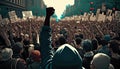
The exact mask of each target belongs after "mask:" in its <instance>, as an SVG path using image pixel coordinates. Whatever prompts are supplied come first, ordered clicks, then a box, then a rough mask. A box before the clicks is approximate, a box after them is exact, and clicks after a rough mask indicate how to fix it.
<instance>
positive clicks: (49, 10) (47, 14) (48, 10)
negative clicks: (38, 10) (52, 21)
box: [46, 7, 55, 16]
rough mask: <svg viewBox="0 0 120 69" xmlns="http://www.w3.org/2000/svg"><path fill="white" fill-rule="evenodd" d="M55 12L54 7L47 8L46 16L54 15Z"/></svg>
mask: <svg viewBox="0 0 120 69" xmlns="http://www.w3.org/2000/svg"><path fill="white" fill-rule="evenodd" d="M54 12H55V9H54V8H53V7H48V8H46V16H52V15H53V14H54Z"/></svg>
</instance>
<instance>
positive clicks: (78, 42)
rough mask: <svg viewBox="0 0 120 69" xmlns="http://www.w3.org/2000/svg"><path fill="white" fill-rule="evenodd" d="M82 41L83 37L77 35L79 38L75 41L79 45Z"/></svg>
mask: <svg viewBox="0 0 120 69" xmlns="http://www.w3.org/2000/svg"><path fill="white" fill-rule="evenodd" d="M81 41H82V39H81V38H80V37H77V38H76V39H75V42H76V44H77V45H80V44H81Z"/></svg>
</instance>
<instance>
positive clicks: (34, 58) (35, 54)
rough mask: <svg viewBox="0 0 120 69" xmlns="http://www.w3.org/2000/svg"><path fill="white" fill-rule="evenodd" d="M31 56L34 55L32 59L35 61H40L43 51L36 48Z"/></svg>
mask: <svg viewBox="0 0 120 69" xmlns="http://www.w3.org/2000/svg"><path fill="white" fill-rule="evenodd" d="M31 57H32V59H33V60H34V61H38V62H39V61H40V58H41V53H40V51H38V50H34V51H32V52H31Z"/></svg>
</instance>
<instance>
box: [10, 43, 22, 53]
mask: <svg viewBox="0 0 120 69" xmlns="http://www.w3.org/2000/svg"><path fill="white" fill-rule="evenodd" d="M12 49H13V53H14V54H21V53H22V52H23V45H22V43H20V42H17V43H15V44H14V45H13V46H12Z"/></svg>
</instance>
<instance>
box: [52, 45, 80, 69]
mask: <svg viewBox="0 0 120 69" xmlns="http://www.w3.org/2000/svg"><path fill="white" fill-rule="evenodd" d="M52 65H53V67H61V68H62V67H63V68H68V67H80V68H82V58H81V56H80V55H79V53H78V51H77V50H76V49H75V48H74V47H72V46H71V45H69V44H64V45H62V46H60V47H59V48H58V49H57V50H56V52H55V55H54V56H53V63H52Z"/></svg>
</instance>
